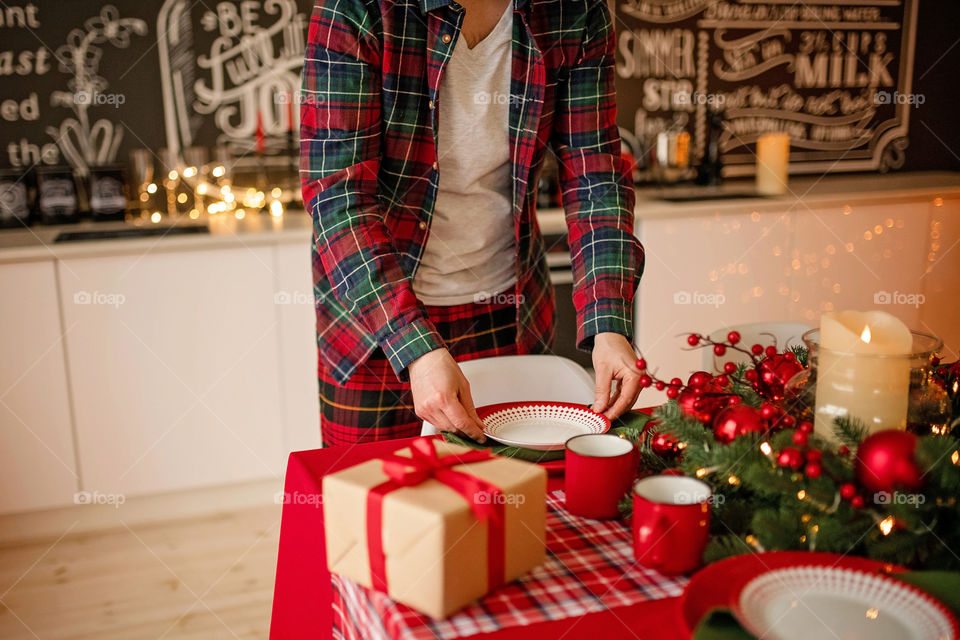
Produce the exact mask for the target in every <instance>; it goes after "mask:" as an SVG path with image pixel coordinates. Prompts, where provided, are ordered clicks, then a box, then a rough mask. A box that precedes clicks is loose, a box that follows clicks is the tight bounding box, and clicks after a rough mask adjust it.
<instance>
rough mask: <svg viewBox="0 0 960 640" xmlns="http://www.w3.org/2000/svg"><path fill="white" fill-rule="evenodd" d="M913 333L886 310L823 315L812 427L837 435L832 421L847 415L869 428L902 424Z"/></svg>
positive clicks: (905, 419) (908, 385)
mask: <svg viewBox="0 0 960 640" xmlns="http://www.w3.org/2000/svg"><path fill="white" fill-rule="evenodd" d="M912 347H913V336H912V335H911V334H910V329H908V328H907V326H906V325H905V324H903V323H902V322H901V321H900V320H898V319H897V318H895V317H893V316H892V315H890V314H889V313H886V312H884V311H867V312H860V311H840V312H836V313H825V314H823V316H822V317H821V318H820V348H819V350H818V352H817V383H816V384H817V386H816V418H815V422H814V429H815V431H816V433H817V434H818V435H820V436H823V437H825V438H829V439H834V438H833V420H834V418H836V417H838V416H843V415H849V416H851V417H854V418H859V419H860V420H862V421H863V422H864V424H865V425H866V426H867V428H868V429H869V430H870V432H871V433H873V432H875V431H879V430H881V429H904V428H906V421H907V402H908V399H909V394H910V352H911V351H912Z"/></svg>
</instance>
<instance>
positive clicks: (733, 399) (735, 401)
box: [727, 396, 743, 406]
mask: <svg viewBox="0 0 960 640" xmlns="http://www.w3.org/2000/svg"><path fill="white" fill-rule="evenodd" d="M741 402H743V400H741V399H740V396H730V397H729V398H727V404H728V405H730V406H733V405H735V404H740V403H741Z"/></svg>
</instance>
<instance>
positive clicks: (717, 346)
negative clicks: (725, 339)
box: [713, 344, 727, 356]
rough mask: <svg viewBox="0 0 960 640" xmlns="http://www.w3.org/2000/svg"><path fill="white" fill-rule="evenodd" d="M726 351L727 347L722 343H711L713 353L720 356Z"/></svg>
mask: <svg viewBox="0 0 960 640" xmlns="http://www.w3.org/2000/svg"><path fill="white" fill-rule="evenodd" d="M726 352H727V348H726V347H725V346H723V345H722V344H715V345H713V355H715V356H722V355H724V354H725V353H726Z"/></svg>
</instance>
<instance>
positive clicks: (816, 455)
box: [807, 449, 823, 462]
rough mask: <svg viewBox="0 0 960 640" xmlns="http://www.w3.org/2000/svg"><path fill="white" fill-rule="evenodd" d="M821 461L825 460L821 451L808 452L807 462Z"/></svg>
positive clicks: (811, 450) (812, 450)
mask: <svg viewBox="0 0 960 640" xmlns="http://www.w3.org/2000/svg"><path fill="white" fill-rule="evenodd" d="M821 460H823V452H822V451H820V449H810V450H809V451H807V462H820V461H821Z"/></svg>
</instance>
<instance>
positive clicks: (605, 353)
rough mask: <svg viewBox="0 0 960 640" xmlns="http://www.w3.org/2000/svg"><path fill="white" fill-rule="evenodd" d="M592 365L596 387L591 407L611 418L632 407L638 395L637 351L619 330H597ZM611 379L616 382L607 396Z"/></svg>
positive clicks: (639, 373) (638, 371)
mask: <svg viewBox="0 0 960 640" xmlns="http://www.w3.org/2000/svg"><path fill="white" fill-rule="evenodd" d="M593 368H594V370H595V371H596V372H597V386H596V392H595V395H594V400H593V407H592V409H593V410H594V411H595V412H597V413H601V412H602V413H603V414H604V415H605V416H607V417H608V418H610V419H611V420H614V419H615V418H618V417H620V415H621V414H623V412H625V411H626V410H628V409H630V408H631V407H633V403H635V402H636V401H637V396H639V395H640V375H641V372H640V370H639V369H637V354H636V352H635V351H634V350H633V346H632V345H631V344H630V342H629V341H628V340H627V339H626V338H625V337H623V336H622V335H620V334H619V333H598V334H597V335H596V336H595V337H594V339H593ZM613 380H617V381H618V385H617V390H616V393H615V395H614V396H613V397H611V396H610V386H611V382H612V381H613Z"/></svg>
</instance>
